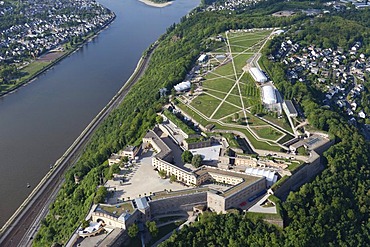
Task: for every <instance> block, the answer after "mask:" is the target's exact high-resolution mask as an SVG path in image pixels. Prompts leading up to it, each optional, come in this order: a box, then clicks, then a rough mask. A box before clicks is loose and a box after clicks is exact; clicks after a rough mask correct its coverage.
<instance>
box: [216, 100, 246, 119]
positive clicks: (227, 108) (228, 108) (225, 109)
mask: <svg viewBox="0 0 370 247" xmlns="http://www.w3.org/2000/svg"><path fill="white" fill-rule="evenodd" d="M238 111H240V109H239V108H237V107H235V106H233V105H230V104H228V103H227V102H224V103H222V105H221V107H220V108H219V109H218V111H217V112H216V113H215V115H214V116H213V117H212V118H213V119H219V118H223V117H225V116H227V115H230V114H233V113H235V112H238Z"/></svg>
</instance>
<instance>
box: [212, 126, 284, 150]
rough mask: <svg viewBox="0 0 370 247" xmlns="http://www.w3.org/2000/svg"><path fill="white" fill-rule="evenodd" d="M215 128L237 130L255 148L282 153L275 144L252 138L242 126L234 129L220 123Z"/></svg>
mask: <svg viewBox="0 0 370 247" xmlns="http://www.w3.org/2000/svg"><path fill="white" fill-rule="evenodd" d="M215 126H216V130H217V129H220V130H221V129H223V130H237V131H240V132H242V133H244V134H245V136H246V137H247V138H248V140H249V141H250V142H251V143H252V145H253V147H254V148H257V149H262V150H268V151H273V152H279V151H280V147H279V146H277V145H276V144H274V143H270V142H263V141H257V140H256V139H255V138H254V137H253V136H252V134H251V133H250V132H249V130H247V129H246V128H243V127H242V126H240V128H233V127H227V126H221V125H220V124H218V123H215Z"/></svg>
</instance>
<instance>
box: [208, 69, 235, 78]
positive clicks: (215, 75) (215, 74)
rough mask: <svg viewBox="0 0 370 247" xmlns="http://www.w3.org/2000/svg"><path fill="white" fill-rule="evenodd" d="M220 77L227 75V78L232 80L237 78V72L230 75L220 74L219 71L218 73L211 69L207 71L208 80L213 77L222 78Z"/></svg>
mask: <svg viewBox="0 0 370 247" xmlns="http://www.w3.org/2000/svg"><path fill="white" fill-rule="evenodd" d="M220 77H227V78H230V79H231V80H235V74H234V73H232V74H230V75H219V74H218V73H216V71H211V72H209V73H207V75H206V76H205V77H204V78H205V79H206V80H211V79H214V78H220Z"/></svg>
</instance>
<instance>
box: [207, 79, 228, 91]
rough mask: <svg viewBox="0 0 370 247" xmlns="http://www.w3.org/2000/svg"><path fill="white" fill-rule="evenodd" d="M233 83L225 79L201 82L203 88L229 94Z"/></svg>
mask: <svg viewBox="0 0 370 247" xmlns="http://www.w3.org/2000/svg"><path fill="white" fill-rule="evenodd" d="M234 84H235V82H233V81H230V80H228V79H226V78H219V79H213V80H207V81H203V83H202V86H203V87H204V88H210V89H215V90H218V91H221V92H225V93H227V92H229V91H230V89H231V88H232V86H233V85H234Z"/></svg>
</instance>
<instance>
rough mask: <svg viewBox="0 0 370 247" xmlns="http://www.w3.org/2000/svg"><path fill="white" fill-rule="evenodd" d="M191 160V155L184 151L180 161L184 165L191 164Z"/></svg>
mask: <svg viewBox="0 0 370 247" xmlns="http://www.w3.org/2000/svg"><path fill="white" fill-rule="evenodd" d="M192 159H193V154H192V153H191V152H190V151H189V150H185V151H184V152H183V153H182V154H181V160H182V162H184V163H191V161H192Z"/></svg>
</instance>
